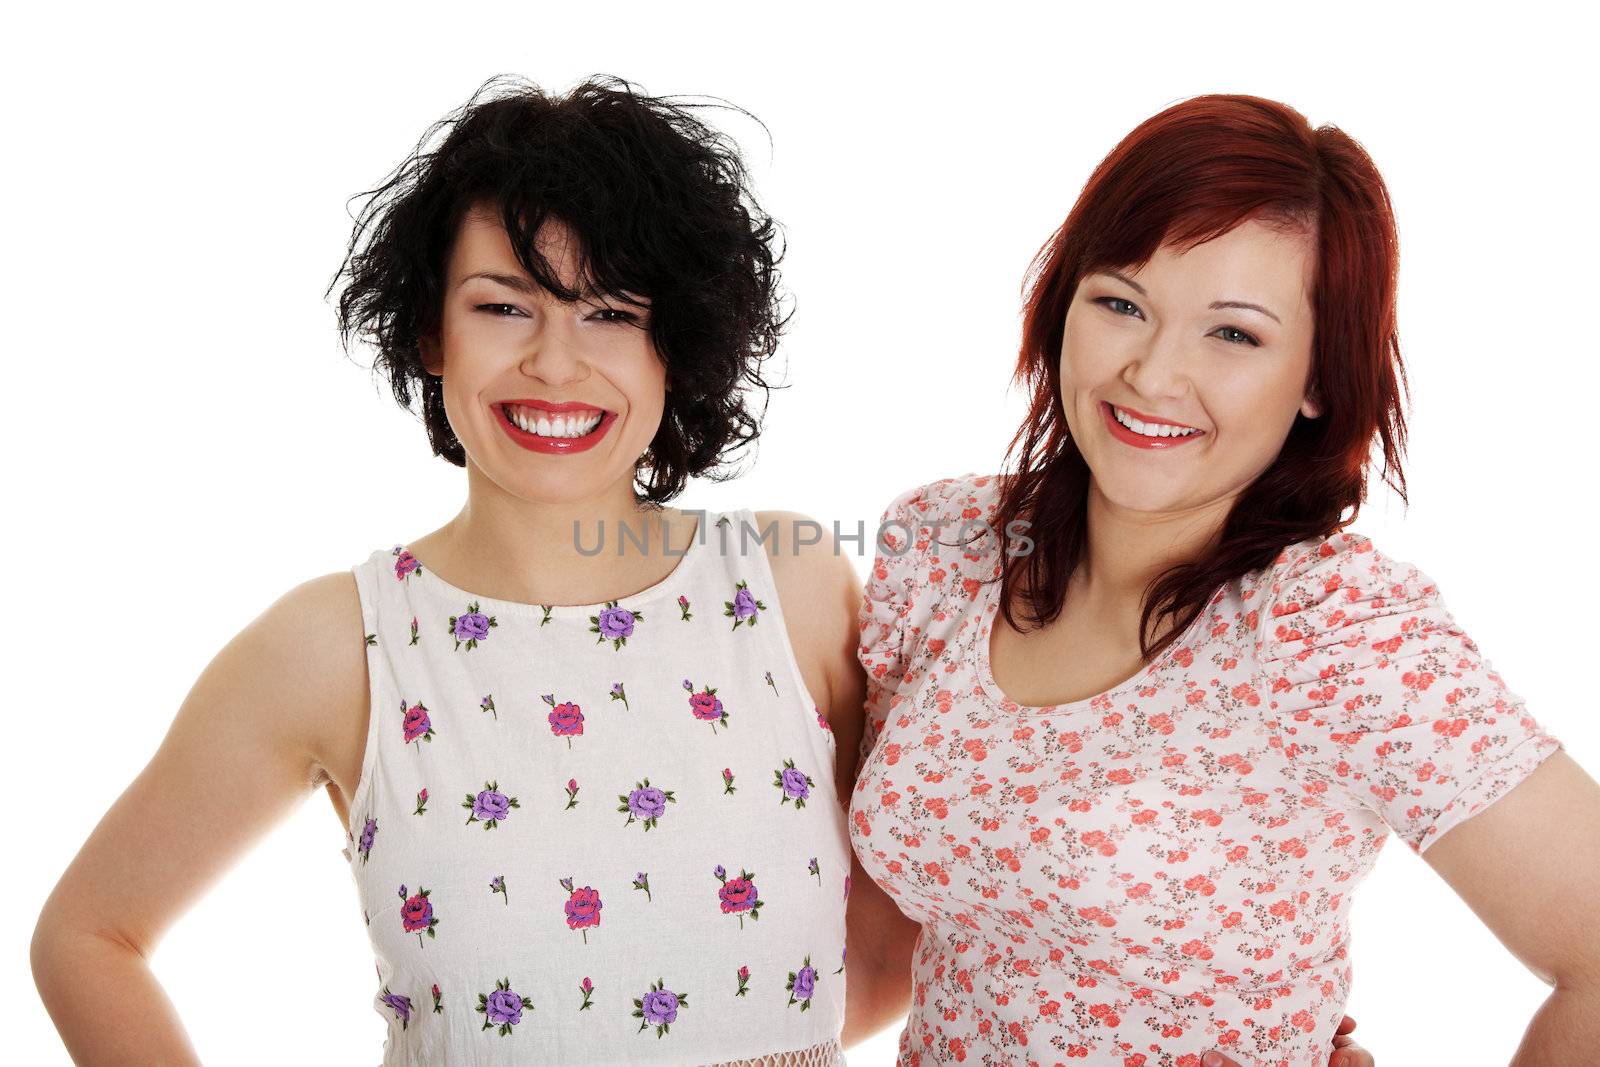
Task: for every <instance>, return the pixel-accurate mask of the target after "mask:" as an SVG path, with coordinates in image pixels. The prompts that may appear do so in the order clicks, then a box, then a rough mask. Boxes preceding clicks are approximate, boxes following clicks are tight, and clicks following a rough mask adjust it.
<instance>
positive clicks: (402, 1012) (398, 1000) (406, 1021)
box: [379, 984, 411, 1030]
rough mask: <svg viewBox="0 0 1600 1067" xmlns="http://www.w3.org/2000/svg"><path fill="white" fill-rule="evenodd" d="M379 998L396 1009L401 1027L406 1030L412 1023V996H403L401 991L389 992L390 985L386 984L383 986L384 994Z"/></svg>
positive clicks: (396, 1016) (395, 1015) (395, 1013)
mask: <svg viewBox="0 0 1600 1067" xmlns="http://www.w3.org/2000/svg"><path fill="white" fill-rule="evenodd" d="M379 999H380V1000H382V1001H383V1002H384V1003H385V1004H387V1005H389V1007H391V1008H393V1009H394V1017H395V1018H396V1019H399V1020H400V1029H402V1030H404V1029H405V1028H406V1027H407V1026H409V1025H410V1024H411V998H410V997H403V996H401V995H400V994H399V993H391V992H389V986H388V985H387V984H385V985H384V987H383V996H382V997H380V998H379Z"/></svg>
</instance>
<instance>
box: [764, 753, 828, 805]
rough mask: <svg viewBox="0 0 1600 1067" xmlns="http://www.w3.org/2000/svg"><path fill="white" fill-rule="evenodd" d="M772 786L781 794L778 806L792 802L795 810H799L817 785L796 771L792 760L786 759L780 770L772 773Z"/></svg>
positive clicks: (804, 774) (809, 777)
mask: <svg viewBox="0 0 1600 1067" xmlns="http://www.w3.org/2000/svg"><path fill="white" fill-rule="evenodd" d="M772 784H773V785H775V786H777V787H778V789H779V790H780V791H782V793H783V798H782V799H781V800H780V801H779V803H780V804H787V803H789V801H791V800H792V801H794V806H795V808H796V809H799V808H803V807H805V806H806V799H807V798H808V797H810V796H811V789H812V787H813V786H815V785H816V784H817V783H816V782H813V781H812V780H811V776H810V775H809V774H806V773H805V772H804V771H799V770H796V769H795V766H794V760H792V759H786V760H784V761H783V768H782V769H781V770H776V771H773V772H772Z"/></svg>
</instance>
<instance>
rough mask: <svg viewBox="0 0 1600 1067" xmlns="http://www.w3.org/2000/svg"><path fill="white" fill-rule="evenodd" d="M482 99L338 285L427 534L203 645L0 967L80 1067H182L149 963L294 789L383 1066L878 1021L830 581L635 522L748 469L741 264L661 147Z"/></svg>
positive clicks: (766, 306)
mask: <svg viewBox="0 0 1600 1067" xmlns="http://www.w3.org/2000/svg"><path fill="white" fill-rule="evenodd" d="M491 86H493V87H495V88H497V89H498V88H500V87H501V86H500V83H499V79H491V80H490V82H488V83H485V85H484V86H483V87H481V88H480V89H479V91H478V93H476V94H474V97H473V98H472V100H470V101H469V102H468V103H467V104H466V105H464V106H463V107H462V108H461V109H460V110H459V111H458V112H456V113H454V114H453V115H451V116H449V117H447V118H446V119H445V120H443V121H441V122H440V123H439V124H438V125H436V126H435V127H434V128H433V130H431V131H430V132H429V135H428V136H427V137H425V138H424V141H423V146H419V149H418V150H417V151H416V152H415V153H414V154H413V155H412V156H411V157H410V158H408V159H407V160H406V162H405V163H404V164H402V166H401V167H400V168H398V169H397V170H396V171H395V173H394V174H392V175H391V176H390V178H389V179H388V180H387V181H386V182H385V183H383V184H382V185H381V186H380V187H379V188H378V189H376V190H374V191H373V192H372V193H371V194H370V199H369V202H368V204H367V206H366V208H365V210H364V211H363V212H362V213H361V215H360V216H359V218H358V220H357V225H356V229H355V233H354V236H353V238H352V241H351V246H350V249H349V254H348V256H347V258H346V260H345V263H344V264H343V265H342V267H341V270H340V272H339V275H338V276H337V277H336V278H335V280H334V281H335V284H337V283H338V282H339V280H340V279H341V278H342V279H344V280H345V282H346V285H345V287H344V289H343V292H342V294H341V296H340V299H339V321H340V327H341V334H342V336H343V337H344V338H345V340H346V341H347V342H348V341H349V339H350V338H352V337H359V338H361V339H363V340H366V341H369V342H370V343H372V344H373V345H374V346H375V348H376V349H377V352H378V359H377V362H376V364H375V367H376V369H377V370H378V371H380V372H382V373H383V374H384V375H385V376H386V377H387V380H388V382H389V384H390V386H391V388H392V390H393V393H394V396H395V398H396V400H397V401H398V402H399V403H400V404H401V405H402V406H403V407H405V408H406V409H407V410H411V407H412V404H413V403H414V401H415V400H416V399H417V398H419V397H420V400H421V411H422V416H423V420H424V422H425V425H426V428H427V433H428V438H429V441H430V443H431V445H432V450H433V452H434V454H435V455H439V456H442V457H444V458H445V459H446V460H448V461H449V462H451V463H453V464H455V465H457V466H460V467H464V468H465V469H466V472H467V495H466V500H465V502H464V505H463V507H462V509H461V511H460V512H459V513H458V514H457V515H456V516H455V517H454V518H452V519H451V520H450V521H448V522H446V523H445V524H444V525H442V526H440V527H439V528H438V529H436V530H434V531H432V532H431V533H427V534H424V535H422V536H420V537H417V538H415V539H412V540H410V541H407V542H404V543H401V544H395V545H393V546H392V547H389V545H388V544H387V543H385V545H384V546H383V547H380V548H377V549H376V550H374V551H373V552H372V553H371V554H370V555H369V556H368V557H367V558H366V559H364V560H362V561H361V562H359V563H357V564H356V565H355V566H354V567H352V568H351V569H350V570H349V571H340V572H337V573H333V574H329V575H324V576H322V577H319V578H315V579H312V580H310V581H307V582H305V583H303V584H301V585H299V586H296V587H295V588H294V589H292V590H290V591H289V592H288V593H286V594H285V595H284V596H283V597H281V598H280V599H279V600H278V601H276V602H275V603H274V604H272V605H271V606H270V607H269V608H267V609H266V611H264V612H263V613H262V615H261V616H260V617H259V618H257V619H256V620H255V621H254V622H252V623H251V624H250V625H249V626H248V627H246V628H245V629H244V631H243V632H241V633H240V634H239V635H238V636H237V637H236V638H234V640H233V641H232V642H230V643H229V644H228V645H227V646H226V647H225V648H224V649H223V650H222V652H221V653H219V654H218V656H217V657H216V659H215V660H214V661H213V662H212V663H211V664H210V665H209V666H208V667H207V669H206V670H205V671H204V673H203V674H202V675H201V677H200V679H199V680H198V681H197V683H196V684H195V686H194V688H193V689H192V691H191V692H190V694H189V695H188V698H187V699H186V700H185V702H184V704H183V706H182V708H181V709H180V710H179V712H178V715H177V718H176V721H175V722H174V724H173V726H172V728H171V730H170V731H169V733H168V735H167V737H166V739H165V740H164V742H163V744H162V746H161V748H160V750H159V751H158V752H157V754H156V755H155V757H154V758H153V759H152V761H151V763H150V765H149V766H148V767H147V768H146V769H145V770H144V771H143V772H142V773H141V774H140V776H139V777H138V778H137V779H136V780H135V782H134V783H133V784H132V785H131V786H130V787H129V789H128V790H127V791H126V792H125V793H124V794H123V795H122V797H121V798H119V800H118V801H117V802H116V804H115V805H114V806H113V807H112V809H111V810H110V812H109V813H108V814H107V815H106V816H105V818H104V819H103V820H102V821H101V823H100V825H99V826H98V827H97V828H96V830H95V831H94V833H93V834H92V835H91V837H90V838H89V840H88V842H87V843H86V844H85V845H84V847H83V849H82V850H81V851H80V853H79V854H78V856H77V857H76V858H75V860H74V861H73V863H72V865H71V866H70V867H69V869H68V870H67V872H66V873H65V875H63V877H62V879H61V881H60V883H59V884H58V885H57V887H56V889H55V891H54V893H53V894H52V895H51V898H50V900H49V901H48V902H47V904H46V906H45V908H44V911H43V914H42V915H41V918H40V920H39V925H38V929H37V931H36V935H35V940H34V966H35V975H36V978H37V980H38V983H39V987H40V990H41V993H42V995H43V997H44V999H45V1003H46V1005H47V1007H49V1009H50V1011H51V1014H52V1016H53V1018H54V1019H55V1021H56V1024H57V1026H58V1028H59V1029H60V1031H61V1033H62V1036H63V1038H64V1040H65V1042H66V1044H67V1046H68V1047H69V1049H70V1051H71V1052H72V1054H73V1055H74V1057H75V1058H76V1059H78V1060H79V1061H80V1062H100V1061H110V1060H117V1061H121V1060H125V1059H127V1058H128V1056H129V1054H130V1053H136V1054H137V1057H138V1058H139V1059H140V1060H141V1061H149V1062H162V1063H189V1062H194V1059H195V1056H194V1052H193V1050H192V1048H191V1047H190V1045H189V1043H188V1041H187V1039H186V1037H185V1035H184V1032H183V1028H182V1026H181V1024H180V1022H179V1020H178V1017H177V1015H176V1012H175V1011H174V1009H173V1006H172V1005H171V1003H170V1002H169V1001H168V1000H167V999H166V997H165V995H164V993H163V991H162V989H161V987H160V985H159V984H158V983H157V982H156V981H155V979H154V977H153V976H152V974H151V972H150V970H149V967H148V965H147V963H146V957H147V956H148V954H149V952H150V950H151V948H152V947H153V945H154V944H155V942H156V941H157V940H158V939H159V937H160V936H161V934H162V933H163V931H164V930H165V929H166V928H167V927H169V926H170V925H171V923H172V922H174V921H175V919H176V917H177V916H178V915H179V914H181V913H182V912H183V911H185V910H186V909H187V908H188V907H190V906H191V905H192V904H193V903H194V902H195V900H196V899H197V898H198V896H199V895H200V893H201V891H202V890H203V889H204V888H205V887H206V886H208V885H209V884H211V883H212V882H214V881H215V880H216V879H217V878H218V877H219V876H220V875H221V874H222V873H223V872H224V871H225V870H226V869H227V868H228V867H229V866H230V865H231V864H232V863H233V862H234V861H235V860H236V859H237V858H238V857H239V856H240V854H241V853H242V852H243V851H244V850H245V849H247V848H248V847H249V846H250V845H251V844H253V843H254V842H255V841H256V840H258V839H259V838H260V837H261V836H262V835H263V834H264V833H266V832H267V830H268V829H270V828H271V826H272V825H274V824H275V823H276V822H278V821H279V820H281V819H282V818H283V817H285V816H286V815H287V814H288V813H289V812H290V811H292V810H293V809H294V808H295V807H296V806H298V804H299V802H300V801H301V800H302V799H303V797H304V796H305V794H306V793H307V792H308V791H309V790H311V789H313V788H315V787H316V786H318V785H323V786H325V787H326V788H327V792H328V795H329V797H330V799H331V801H332V804H333V807H334V810H335V812H336V814H337V815H338V817H339V819H340V822H341V825H342V827H343V831H344V838H345V841H344V845H345V847H344V849H343V854H344V857H345V859H346V860H347V862H348V863H349V864H350V870H351V872H352V875H353V877H354V880H355V883H356V889H357V894H358V900H359V904H360V912H361V914H362V916H363V918H364V921H365V923H366V925H367V929H368V933H369V936H370V939H371V941H372V944H373V948H374V951H375V954H376V971H377V974H376V981H375V982H374V985H373V1005H374V1007H375V1008H376V1009H377V1010H378V1012H379V1013H380V1015H381V1016H382V1017H383V1018H384V1019H385V1021H386V1023H387V1025H388V1039H387V1042H386V1044H385V1049H384V1062H385V1063H389V1064H412V1063H435V1062H453V1063H510V1062H519V1063H521V1062H537V1063H561V1064H616V1063H624V1062H641V1061H647V1062H652V1063H678V1064H710V1063H750V1064H754V1063H760V1064H773V1065H777V1064H788V1065H801V1064H805V1065H810V1064H817V1065H821V1064H835V1063H839V1062H841V1061H842V1056H841V1049H842V1047H843V1046H844V1045H846V1044H849V1043H852V1042H854V1041H856V1040H859V1039H860V1038H861V1037H863V1036H866V1035H868V1034H871V1033H872V1032H874V1031H875V1030H878V1029H881V1028H882V1027H883V1026H885V1025H887V1024H888V1023H890V1022H892V1021H894V1020H895V1019H896V1018H898V1017H900V1016H903V1015H904V1012H905V1010H906V1007H907V1005H908V1003H909V995H910V994H909V990H910V945H909V943H904V942H902V941H897V940H895V939H894V938H893V937H890V936H886V935H885V931H887V930H890V929H891V927H890V926H889V925H888V924H887V923H886V922H885V921H884V920H885V918H886V917H887V916H888V915H890V914H891V913H892V911H893V909H894V905H893V904H892V903H890V902H889V901H888V899H887V898H886V897H885V896H884V894H883V892H882V891H881V890H879V889H878V888H877V887H876V886H875V885H874V884H873V883H872V882H871V880H870V879H868V878H865V877H862V876H861V872H860V869H859V868H857V867H854V866H853V858H852V855H851V850H850V846H849V840H848V836H847V833H846V827H845V818H844V809H845V803H844V802H845V801H846V800H847V798H848V796H849V791H850V788H851V784H852V783H853V781H854V778H855V771H856V766H855V765H856V756H857V752H858V748H859V740H860V736H861V730H862V705H863V700H864V694H865V679H864V678H863V676H862V673H861V669H860V665H859V663H858V662H857V658H856V655H855V652H856V642H857V627H856V618H855V616H856V609H857V607H858V604H859V598H860V593H861V590H860V585H859V583H858V581H857V578H856V574H855V571H854V568H852V567H851V566H850V565H849V563H848V562H847V561H846V560H845V559H844V558H843V557H842V556H841V555H839V554H838V553H837V552H834V551H830V550H829V548H826V547H823V545H822V543H821V542H816V541H815V540H814V539H810V538H805V537H797V536H796V532H797V529H798V528H800V524H801V523H802V522H804V521H807V520H804V517H803V516H798V515H794V514H793V513H788V512H752V511H750V510H748V509H737V510H734V511H728V512H723V513H715V512H711V513H707V512H696V511H689V510H682V509H678V508H674V507H670V506H668V501H670V500H671V499H673V498H674V497H675V496H677V495H678V494H679V493H680V492H681V491H682V490H683V489H684V487H685V485H686V483H687V481H688V479H689V478H691V477H695V476H700V477H708V478H714V479H721V478H725V477H729V476H731V475H730V472H729V470H728V462H729V460H730V458H732V457H733V456H735V455H736V454H737V453H738V452H739V451H740V450H741V449H742V448H744V447H745V446H746V445H748V444H750V443H751V442H753V441H754V440H755V438H756V437H757V434H758V432H759V421H758V413H757V412H755V411H753V410H752V406H751V400H752V398H753V397H760V398H761V399H762V401H763V409H764V400H765V391H766V389H767V388H768V386H767V383H766V381H765V380H764V378H763V376H762V372H761V368H762V364H763V362H764V361H765V360H766V359H767V358H768V357H770V356H771V355H772V354H773V352H774V350H775V347H776V344H777V339H778V337H779V334H780V332H781V330H782V327H783V325H784V321H785V315H784V313H783V307H782V305H783V301H782V299H781V296H780V291H779V287H778V273H777V270H776V264H777V261H778V259H779V252H778V251H777V249H776V247H775V245H776V237H777V229H776V226H775V225H774V223H773V222H772V220H771V219H770V218H769V217H768V216H767V215H766V214H765V213H764V212H763V211H762V210H761V208H760V207H759V206H758V205H757V204H756V202H755V200H754V199H753V197H752V196H751V195H750V190H749V187H748V181H747V177H746V174H745V171H744V168H743V165H742V163H741V161H740V159H739V157H738V155H737V153H736V152H735V150H734V149H733V147H732V146H731V144H730V142H729V141H728V140H727V139H726V138H724V137H723V136H722V135H721V134H719V133H717V132H716V131H714V130H712V129H711V128H709V127H708V126H706V125H705V124H703V123H702V122H701V121H700V120H699V119H698V118H697V117H696V116H695V115H694V114H693V113H692V111H691V109H690V107H689V106H686V105H681V104H675V103H673V102H671V101H667V100H663V99H659V98H651V97H646V96H642V95H640V94H639V93H637V92H636V91H635V90H634V89H633V87H632V86H630V85H628V84H627V83H625V82H619V81H615V80H611V79H596V80H591V81H589V82H586V83H584V84H582V85H580V86H578V87H577V88H576V89H574V90H572V91H571V92H570V93H568V94H566V95H564V96H550V95H546V94H545V93H543V92H541V91H539V90H537V89H535V88H530V87H524V86H519V85H510V86H506V87H505V89H506V91H504V92H495V93H489V92H488V90H489V89H490V88H491ZM439 134H443V135H444V136H443V137H442V140H440V143H438V144H437V147H433V148H426V146H427V145H428V144H429V143H430V142H432V141H433V140H434V139H435V137H436V136H437V135H439ZM756 538H759V540H758V541H757V542H756V546H752V540H754V539H756ZM630 547H631V549H632V550H631V551H629V550H628V549H629V548H630ZM358 627H359V630H358ZM358 636H359V637H360V643H359V645H358V643H357V638H358ZM358 648H359V651H358ZM824 709H825V710H824ZM219 780H220V781H226V782H227V783H228V788H229V791H230V795H231V803H230V804H229V805H227V806H226V807H225V808H216V809H208V808H200V809H196V808H195V807H194V806H193V805H192V803H191V802H190V799H189V798H190V797H192V796H193V795H195V793H197V792H199V791H201V790H203V789H204V788H206V787H208V786H211V785H214V783H215V782H217V781H219ZM491 831H492V832H491ZM852 871H854V872H855V874H856V877H855V878H854V879H852ZM852 882H853V883H854V885H855V886H856V890H855V893H854V895H853V896H852V894H851V885H852ZM847 898H849V899H850V900H851V905H850V914H849V919H848V921H849V929H850V937H849V943H850V945H851V946H852V947H853V948H854V949H856V951H855V952H853V953H852V954H851V955H852V957H853V958H852V963H851V968H852V971H853V972H856V973H855V978H856V980H855V981H852V982H851V983H850V988H849V1010H848V1012H847V1011H846V983H845V978H844V970H845V957H846V953H845V942H846V921H847V920H846V907H845V905H846V900H847ZM893 929H898V927H894V928H893ZM85 980H92V981H93V983H94V985H95V987H96V988H97V989H98V990H99V991H100V994H101V995H100V996H99V997H98V998H97V1002H96V1003H97V1007H96V1009H95V1011H94V1012H92V1013H84V1012H80V1011H77V1010H75V1009H73V1008H72V1007H71V1002H72V1000H73V998H74V995H75V992H76V990H78V989H80V988H81V987H82V984H83V982H84V981H85ZM108 991H110V992H112V993H114V995H107V993H108ZM297 1010H302V1011H303V1010H308V1009H307V1008H306V1007H305V1006H300V1007H299V1008H298V1009H297ZM847 1019H848V1027H847V1026H846V1021H847Z"/></svg>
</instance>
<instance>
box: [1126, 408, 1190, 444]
mask: <svg viewBox="0 0 1600 1067" xmlns="http://www.w3.org/2000/svg"><path fill="white" fill-rule="evenodd" d="M1111 413H1112V415H1114V416H1115V417H1116V420H1117V421H1118V422H1120V423H1122V425H1124V426H1126V427H1127V428H1128V429H1130V430H1132V431H1133V432H1134V433H1136V434H1139V435H1141V436H1143V437H1192V436H1193V435H1195V434H1197V433H1199V432H1200V431H1199V430H1180V429H1178V428H1177V427H1176V426H1169V425H1166V424H1161V423H1147V422H1140V421H1139V420H1138V419H1136V418H1134V417H1133V416H1132V415H1129V414H1128V413H1127V412H1125V411H1123V410H1122V409H1121V408H1119V407H1117V406H1116V405H1115V404H1112V405H1111Z"/></svg>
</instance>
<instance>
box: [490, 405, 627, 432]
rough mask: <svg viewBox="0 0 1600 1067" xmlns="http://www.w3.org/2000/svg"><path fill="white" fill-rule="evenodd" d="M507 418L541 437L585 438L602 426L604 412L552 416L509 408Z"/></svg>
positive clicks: (524, 409) (546, 413)
mask: <svg viewBox="0 0 1600 1067" xmlns="http://www.w3.org/2000/svg"><path fill="white" fill-rule="evenodd" d="M505 411H506V416H507V417H508V418H510V419H511V421H512V422H514V423H516V424H517V426H518V427H520V428H521V429H523V430H525V431H526V432H528V433H531V434H537V435H538V436H540V437H583V436H584V435H586V434H589V433H591V432H593V430H594V428H595V427H596V426H598V425H600V420H601V418H602V417H603V416H604V414H605V413H604V412H600V411H596V412H592V413H591V414H588V415H550V414H549V413H548V412H545V413H541V414H538V415H534V414H532V413H531V412H530V411H529V410H528V409H527V408H518V407H510V406H507V407H506V409H505Z"/></svg>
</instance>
